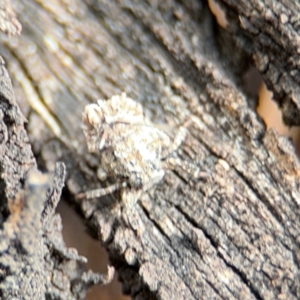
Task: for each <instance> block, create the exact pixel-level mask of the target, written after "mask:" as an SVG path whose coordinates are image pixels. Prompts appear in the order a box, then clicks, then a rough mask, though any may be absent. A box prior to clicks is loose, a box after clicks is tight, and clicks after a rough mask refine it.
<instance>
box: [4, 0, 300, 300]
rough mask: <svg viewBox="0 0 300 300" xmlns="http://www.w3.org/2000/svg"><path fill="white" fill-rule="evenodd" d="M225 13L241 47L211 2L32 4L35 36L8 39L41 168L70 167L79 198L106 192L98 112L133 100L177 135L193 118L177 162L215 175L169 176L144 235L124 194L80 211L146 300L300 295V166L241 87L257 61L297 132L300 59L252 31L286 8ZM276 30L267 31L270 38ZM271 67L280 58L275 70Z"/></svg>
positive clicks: (20, 10)
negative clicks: (94, 110)
mask: <svg viewBox="0 0 300 300" xmlns="http://www.w3.org/2000/svg"><path fill="white" fill-rule="evenodd" d="M225 2H226V5H227V6H226V7H227V8H228V18H230V21H232V23H230V30H231V31H233V32H234V35H233V36H232V37H231V36H230V35H228V33H227V32H226V31H224V30H223V29H221V28H219V27H217V25H216V23H215V20H214V18H213V17H212V15H211V13H210V11H209V9H208V7H207V3H206V2H204V1H202V2H201V1H175V0H170V1H164V2H162V1H161V2H158V1H150V0H149V1H131V0H128V1H86V2H84V1H79V0H78V1H72V3H69V2H68V1H57V2H55V1H54V0H52V1H47V2H46V1H26V2H23V3H22V2H19V3H17V5H16V12H17V15H18V17H19V19H20V22H21V24H22V26H23V32H22V34H21V36H20V37H18V38H16V39H13V40H12V39H7V40H4V42H3V47H2V49H1V53H2V54H3V56H4V57H5V59H6V62H7V66H8V69H9V73H10V75H11V77H12V79H13V81H14V87H15V93H16V95H17V99H18V101H19V105H20V107H21V109H22V111H23V113H24V114H25V116H26V117H27V119H28V124H27V130H28V134H29V138H30V141H31V143H32V146H33V150H34V153H35V155H36V157H37V159H38V163H39V164H40V165H43V166H45V167H47V168H48V169H49V170H54V166H55V163H56V162H57V161H63V162H64V163H65V165H66V167H67V179H66V183H67V190H68V195H69V198H70V201H74V195H75V194H76V193H78V192H80V191H85V190H87V189H91V188H95V187H100V186H101V185H103V186H104V185H105V184H102V183H100V182H99V180H97V176H96V169H97V165H98V159H97V157H95V156H93V155H91V154H89V153H87V148H86V145H85V141H84V137H83V134H82V131H81V112H82V111H83V107H84V106H85V105H86V104H87V103H89V102H93V101H95V100H96V99H97V98H101V99H107V98H110V97H111V96H112V95H114V94H119V93H121V92H123V91H125V92H127V93H128V95H129V96H130V97H131V98H133V99H135V100H137V101H139V102H140V103H142V105H143V107H144V109H145V111H146V113H147V115H148V117H149V118H151V120H152V121H153V122H156V123H167V124H169V126H170V127H173V128H176V126H178V125H179V124H181V123H182V122H183V120H185V119H186V117H188V116H191V117H193V123H192V125H191V126H190V127H189V133H190V134H189V136H188V138H187V139H186V141H185V142H184V143H183V145H182V146H181V147H180V150H179V151H178V156H179V157H180V158H182V159H184V160H187V161H190V162H193V163H194V164H195V165H197V166H198V167H199V168H201V170H202V171H203V172H206V173H207V174H208V176H207V178H206V179H205V180H204V179H202V180H198V181H191V180H190V179H189V177H188V174H185V173H182V172H179V171H178V172H168V173H167V174H166V176H165V178H164V180H163V182H161V183H159V184H158V185H157V186H155V187H154V188H152V189H151V190H149V191H148V192H147V193H145V194H144V195H143V196H142V198H141V200H140V202H139V203H138V204H137V205H136V210H137V212H138V217H139V218H140V219H141V220H142V222H143V224H144V226H145V230H144V231H142V232H137V231H135V230H132V228H131V227H130V226H127V225H126V224H127V223H126V222H124V219H125V218H127V217H129V218H135V217H136V215H130V216H128V214H129V213H128V211H126V210H125V209H124V205H123V204H122V203H121V202H120V199H119V198H120V197H119V195H118V193H115V194H114V195H109V196H107V197H103V198H101V199H100V200H99V199H95V200H93V201H81V202H78V203H77V204H78V206H79V207H80V208H81V211H82V214H83V216H84V217H85V218H86V222H87V224H88V225H89V227H90V228H91V232H92V233H93V234H94V235H95V236H97V237H98V238H99V240H100V241H101V242H102V243H103V244H104V246H105V247H106V249H107V251H108V253H109V255H110V259H111V262H112V264H113V266H114V267H115V268H116V269H117V270H118V272H119V275H120V279H121V281H122V282H123V289H124V291H125V292H126V293H128V294H131V296H132V298H134V299H298V298H299V297H300V286H299V232H300V218H299V213H300V209H299V199H300V197H299V196H300V195H299V171H298V170H299V161H298V159H297V157H296V156H295V154H294V149H293V147H292V145H291V143H290V142H289V141H288V140H287V139H286V138H284V137H280V136H278V134H277V133H276V132H274V131H273V130H269V131H267V132H266V131H265V127H264V125H263V123H262V121H261V120H260V119H259V117H258V116H257V114H256V112H255V110H254V109H253V103H251V99H249V98H248V97H247V96H246V94H245V92H244V90H243V85H242V80H241V76H242V74H244V73H245V71H246V70H247V64H246V63H245V61H247V60H248V58H249V53H250V54H251V53H252V54H253V57H254V59H255V62H256V64H257V68H258V69H259V70H260V71H261V72H262V74H263V76H264V78H265V80H266V82H267V83H268V86H269V88H272V90H273V92H274V93H275V96H276V98H278V99H283V98H284V97H285V98H284V99H288V100H287V101H288V103H295V105H294V106H295V107H296V109H295V108H293V111H292V112H291V111H290V109H291V106H290V105H285V104H284V103H285V100H284V101H283V102H280V101H281V100H278V101H279V103H280V104H281V105H282V107H283V108H284V118H285V120H286V121H287V123H288V124H290V125H292V123H289V122H290V121H289V120H291V118H290V117H289V116H290V115H291V114H296V115H297V114H298V108H297V107H298V106H297V105H298V104H297V97H296V96H295V97H296V98H293V97H291V95H297V93H298V86H297V85H296V80H297V78H298V77H296V79H295V77H294V75H293V72H292V73H291V72H290V70H291V69H289V68H288V66H289V65H288V60H287V59H285V60H283V58H285V55H287V54H286V53H287V52H289V53H290V57H292V61H293V62H295V61H296V59H297V55H298V52H297V49H298V48H297V45H296V44H295V35H293V34H295V32H294V31H293V28H290V27H288V26H287V27H284V25H282V26H283V27H280V26H278V27H276V26H273V27H272V26H269V27H270V28H273V31H272V32H271V33H269V34H273V36H274V39H268V47H260V46H259V45H260V43H261V40H260V36H259V35H257V32H256V31H250V30H248V31H247V28H250V25H252V26H253V27H255V24H256V23H255V21H256V20H257V18H256V19H255V18H248V19H247V18H246V17H243V16H250V15H251V14H252V12H253V11H254V10H255V9H257V10H258V9H259V7H258V6H259V5H260V6H266V7H269V10H270V12H273V11H274V14H275V12H276V9H277V7H279V6H280V5H279V4H278V5H277V4H276V3H277V2H276V1H275V2H274V1H273V2H272V3H275V4H276V5H274V7H273V6H270V4H268V1H265V2H255V1H239V3H240V4H236V3H238V2H236V1H235V2H234V3H232V2H231V1H229V0H228V1H223V3H225ZM246 3H250V4H251V5H250V4H249V5H246ZM242 5H244V6H242ZM283 5H285V14H286V15H288V16H290V15H293V14H295V12H298V13H299V8H298V7H297V6H296V4H289V3H284V4H283ZM293 5H294V6H293ZM229 8H234V10H232V11H231V12H229ZM266 16H268V14H266ZM279 16H280V15H279ZM238 17H239V18H238ZM238 20H240V23H239V22H238ZM246 20H247V22H246ZM264 20H265V19H261V22H262V23H263V24H262V25H261V32H263V30H265V31H266V30H267V28H269V27H268V26H267V25H268V24H267V23H266V22H265V21H264ZM279 20H285V18H284V16H281V18H279ZM264 22H265V23H266V24H265V23H264ZM239 24H241V25H242V26H244V29H245V28H246V27H247V26H248V27H247V28H246V29H245V30H246V31H247V32H246V33H247V34H246V33H245V30H244V31H242V30H241V29H240V27H239ZM245 24H247V26H246V25H245ZM293 24H294V23H293ZM289 28H290V30H291V34H290V35H289V34H288V33H285V34H282V33H281V32H282V30H289ZM277 31H278V33H276V32H277ZM292 33H293V34H292ZM264 36H266V35H264ZM246 37H247V39H246ZM275 37H277V39H279V40H280V39H281V38H282V39H285V40H280V41H276V40H275ZM297 37H298V38H299V34H298V35H297ZM241 41H242V42H241ZM246 41H247V43H246ZM279 42H280V43H281V44H280V45H281V47H282V49H281V50H280V49H278V51H277V52H276V53H277V54H278V55H279V54H281V55H282V56H281V58H278V59H277V56H276V53H274V51H273V49H277V48H276V47H278V45H277V44H278V43H279ZM248 45H251V48H249V47H248ZM290 46H291V47H290ZM273 47H274V48H273ZM288 47H289V48H288ZM255 49H259V51H258V50H257V51H256V50H255ZM245 50H246V51H245ZM262 55H263V56H262ZM273 56H274V57H273ZM261 57H269V58H271V57H273V58H272V59H269V60H267V62H265V64H263V63H262V62H264V60H262V59H259V58H261ZM266 66H267V68H265V67H266ZM292 69H293V68H292ZM265 70H273V71H272V72H271V71H270V72H268V71H265ZM274 74H277V75H278V74H280V78H281V79H280V80H278V77H277V79H276V80H275V79H274V78H273V75H274ZM275 83H276V84H277V85H275ZM287 86H288V87H289V88H287ZM277 96H278V97H277ZM279 96H280V97H279ZM8 98H9V97H8ZM295 99H296V100H295ZM291 101H292V102H291ZM293 119H294V120H295V122H296V123H293V124H298V123H297V121H296V119H297V118H296V117H295V118H293ZM13 128H14V127H13ZM9 140H10V139H9ZM12 161H14V158H12ZM23 167H24V166H23ZM21 178H23V177H22V176H20V179H18V180H21ZM60 178H61V180H62V178H63V177H60ZM107 184H108V183H107ZM20 186H21V183H20ZM11 196H12V195H10V196H9V197H11ZM3 221H4V220H3ZM133 221H134V220H133ZM6 222H7V220H6ZM75 260H76V259H75ZM64 270H65V269H64V267H62V268H61V271H62V272H63V273H64V272H65V271H64ZM77 274H78V273H77ZM78 276H79V277H80V275H78ZM79 277H78V278H79ZM51 295H52V296H53V295H54V294H51ZM55 296H56V297H57V298H58V299H67V298H64V297H65V296H64V295H63V294H57V295H55ZM75 296H76V297H79V298H80V296H79V295H75ZM53 297H54V296H53Z"/></svg>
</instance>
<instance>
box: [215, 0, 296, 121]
mask: <svg viewBox="0 0 300 300" xmlns="http://www.w3.org/2000/svg"><path fill="white" fill-rule="evenodd" d="M218 2H219V3H220V4H221V5H223V7H224V9H225V12H226V15H227V18H228V23H229V28H228V29H229V31H231V32H232V33H234V36H235V39H236V40H237V42H238V43H239V45H240V46H241V47H242V49H244V50H245V51H246V52H247V53H249V55H250V56H251V57H252V58H253V61H254V64H255V66H256V67H257V69H258V70H259V71H260V73H261V75H262V77H263V79H264V81H265V82H266V84H267V86H268V88H269V89H270V90H271V91H272V92H273V93H274V100H275V101H276V102H277V103H278V105H279V106H280V107H281V109H282V116H283V120H284V122H285V123H286V124H287V125H289V126H299V125H300V114H299V109H300V88H299V84H300V71H299V58H300V21H299V11H300V3H299V2H298V1H288V0H284V1H282V0H280V1H273V0H265V1H263V2H259V1H256V0H253V1H252V0H250V1H247V0H242V1H234V0H233V1H232V0H219V1H218Z"/></svg>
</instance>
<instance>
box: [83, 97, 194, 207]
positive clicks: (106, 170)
mask: <svg viewBox="0 0 300 300" xmlns="http://www.w3.org/2000/svg"><path fill="white" fill-rule="evenodd" d="M82 121H83V131H84V135H85V137H86V141H87V146H88V149H89V151H90V152H95V153H98V154H100V166H101V172H99V174H100V176H99V177H100V179H101V180H104V179H105V178H106V177H107V176H110V177H113V178H115V183H114V184H113V185H111V186H109V187H107V188H101V189H96V190H90V191H87V192H84V193H80V194H78V195H77V198H78V199H82V198H87V199H89V198H96V197H101V196H104V195H106V194H110V193H112V192H114V191H116V190H120V191H121V198H122V200H123V201H124V202H125V203H126V204H129V205H133V204H134V203H135V202H136V201H138V199H139V198H140V196H141V194H142V193H143V192H144V191H147V190H148V189H149V188H151V187H152V186H153V185H155V184H156V183H158V182H159V181H161V180H162V178H163V177H164V174H165V170H167V169H174V168H175V167H177V166H179V167H181V168H182V169H184V170H185V171H187V172H188V173H189V174H191V175H192V176H193V177H197V176H198V175H199V169H198V168H197V167H196V166H194V165H193V164H191V163H188V162H186V161H182V160H181V159H179V158H175V157H170V155H171V154H172V153H173V152H174V151H176V150H177V149H178V147H179V146H180V144H181V143H182V142H183V140H184V139H185V137H186V134H187V129H186V126H187V124H185V125H184V126H181V127H179V129H178V132H177V134H176V136H175V138H174V139H173V140H172V139H171V138H170V136H169V135H168V134H167V133H165V132H164V131H163V130H161V129H159V128H157V127H155V126H154V125H153V124H151V123H150V122H147V121H146V119H145V117H144V113H143V109H142V106H141V105H140V104H139V103H137V102H135V101H134V100H133V99H131V98H129V97H127V96H126V94H125V93H122V94H121V95H115V96H113V97H112V98H111V99H109V100H107V101H104V100H98V101H97V103H93V104H88V105H87V106H86V107H85V110H84V112H83V115H82Z"/></svg>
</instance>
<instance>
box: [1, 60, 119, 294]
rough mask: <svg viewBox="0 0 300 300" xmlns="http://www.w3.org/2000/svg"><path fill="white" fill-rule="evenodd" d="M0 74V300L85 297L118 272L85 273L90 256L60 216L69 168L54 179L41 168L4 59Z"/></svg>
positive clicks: (59, 169) (59, 166)
mask: <svg viewBox="0 0 300 300" xmlns="http://www.w3.org/2000/svg"><path fill="white" fill-rule="evenodd" d="M0 74H1V75H0V99H1V104H0V128H1V129H0V135H1V145H0V153H1V155H0V174H1V175H0V178H1V181H0V182H1V206H0V207H1V211H0V212H1V214H0V225H1V227H0V299H74V298H75V299H84V298H85V295H86V290H87V288H88V287H89V286H90V285H93V284H97V283H106V282H108V281H110V280H111V278H112V275H113V269H112V268H110V269H109V274H108V276H103V275H99V274H96V273H93V272H91V271H87V272H85V271H84V268H83V266H84V264H85V263H86V262H87V260H86V258H85V257H82V256H79V255H78V253H77V251H76V250H75V249H67V248H66V246H65V244H64V242H63V239H62V234H61V229H62V225H61V218H60V216H59V215H57V214H55V208H56V206H57V203H58V201H59V199H60V196H61V191H62V188H63V186H64V180H65V167H64V165H63V164H62V163H59V164H57V165H56V168H55V172H54V176H50V175H49V176H47V175H42V174H41V173H39V172H38V171H37V170H36V161H35V159H34V157H33V153H32V150H31V146H30V143H29V139H28V136H27V133H26V130H25V128H24V120H25V119H24V117H23V115H22V113H21V112H20V109H19V107H18V106H17V103H16V101H15V97H14V93H13V91H12V86H11V81H10V79H9V77H8V74H7V70H6V69H5V67H4V65H3V60H2V59H1V65H0ZM24 182H26V186H24ZM23 188H25V190H23Z"/></svg>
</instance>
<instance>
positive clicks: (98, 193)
mask: <svg viewBox="0 0 300 300" xmlns="http://www.w3.org/2000/svg"><path fill="white" fill-rule="evenodd" d="M122 186H123V185H122V184H121V183H120V182H117V183H115V184H112V185H110V186H108V187H106V188H102V189H95V190H90V191H87V192H84V193H80V194H77V196H76V198H77V199H84V198H86V199H91V198H99V197H102V196H105V195H108V194H111V193H113V192H115V191H116V190H119V189H120V188H121V187H122Z"/></svg>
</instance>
